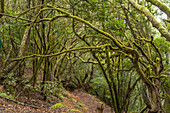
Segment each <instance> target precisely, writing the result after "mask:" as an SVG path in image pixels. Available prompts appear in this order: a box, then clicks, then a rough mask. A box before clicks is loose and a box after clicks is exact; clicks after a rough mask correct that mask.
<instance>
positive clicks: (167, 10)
mask: <svg viewBox="0 0 170 113" xmlns="http://www.w3.org/2000/svg"><path fill="white" fill-rule="evenodd" d="M146 1H147V2H150V3H151V4H153V5H155V6H157V7H158V8H159V9H160V10H161V11H163V12H164V13H166V14H167V16H168V17H170V8H168V6H166V5H165V4H163V3H161V2H159V1H158V0H146Z"/></svg>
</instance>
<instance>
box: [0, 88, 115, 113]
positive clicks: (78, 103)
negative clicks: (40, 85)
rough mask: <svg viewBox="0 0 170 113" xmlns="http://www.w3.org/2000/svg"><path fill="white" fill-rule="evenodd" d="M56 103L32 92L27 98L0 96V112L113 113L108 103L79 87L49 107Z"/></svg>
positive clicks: (22, 96)
mask: <svg viewBox="0 0 170 113" xmlns="http://www.w3.org/2000/svg"><path fill="white" fill-rule="evenodd" d="M0 90H1V91H2V86H0ZM1 94H2V93H1ZM56 103H58V101H57V99H56V98H54V97H50V96H49V97H48V99H47V101H43V97H42V95H40V94H38V93H33V92H32V93H30V94H29V98H28V97H26V96H24V95H22V94H20V96H18V97H17V99H11V98H7V97H4V96H0V113H101V112H100V111H101V110H100V109H103V112H102V113H113V112H111V108H110V107H109V106H108V105H106V104H105V103H103V102H101V101H100V100H99V99H97V98H96V97H95V96H93V95H90V94H88V93H87V92H85V91H82V90H80V89H79V90H75V91H73V92H69V91H68V93H67V94H66V95H65V97H63V101H62V102H60V103H59V104H58V107H57V108H55V109H51V108H50V107H51V106H53V105H54V104H56ZM61 104H62V105H63V106H60V105H61Z"/></svg>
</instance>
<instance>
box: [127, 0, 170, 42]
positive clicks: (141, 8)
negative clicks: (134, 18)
mask: <svg viewBox="0 0 170 113" xmlns="http://www.w3.org/2000/svg"><path fill="white" fill-rule="evenodd" d="M129 2H130V3H131V4H132V5H133V7H135V8H136V9H137V10H139V11H141V12H142V13H143V14H144V15H145V16H146V17H147V18H148V19H149V21H150V22H151V23H152V25H153V26H154V27H155V28H157V29H158V30H159V32H160V33H161V35H162V36H164V37H165V38H166V39H167V40H168V41H170V33H169V32H168V31H167V30H166V29H165V28H164V27H163V26H162V25H161V24H160V23H159V22H158V21H157V20H156V19H155V18H154V16H153V15H152V14H151V13H150V11H149V10H148V9H147V8H146V7H144V6H141V5H139V4H137V3H136V2H135V1H134V0H129Z"/></svg>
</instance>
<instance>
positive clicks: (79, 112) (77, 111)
mask: <svg viewBox="0 0 170 113" xmlns="http://www.w3.org/2000/svg"><path fill="white" fill-rule="evenodd" d="M69 111H73V112H76V113H83V112H81V111H79V110H76V109H69Z"/></svg>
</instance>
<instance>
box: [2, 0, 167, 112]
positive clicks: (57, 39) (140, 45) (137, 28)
mask: <svg viewBox="0 0 170 113" xmlns="http://www.w3.org/2000/svg"><path fill="white" fill-rule="evenodd" d="M143 3H144V4H146V5H145V6H141V5H139V4H141V1H138V3H136V2H134V1H133V0H129V1H116V0H114V1H109V0H104V1H103V0H102V1H98V0H92V1H82V0H74V1H73V0H68V1H57V2H55V1H49V2H48V1H44V0H42V1H39V2H37V4H36V5H35V1H32V2H31V1H29V0H28V9H25V11H23V12H21V13H20V14H19V16H15V14H13V15H9V14H5V13H3V14H2V15H3V16H6V17H9V18H15V19H17V20H18V21H21V23H22V24H24V26H26V27H25V33H24V34H23V38H22V40H21V44H18V45H20V49H19V51H16V54H15V55H14V56H13V57H12V58H13V59H10V57H9V56H12V55H11V51H12V49H14V47H15V46H12V47H11V49H10V50H11V51H9V53H8V54H5V56H8V57H6V60H5V62H4V64H8V65H9V66H8V67H6V66H5V65H4V66H3V68H2V69H1V73H4V74H6V75H7V74H8V73H10V72H12V71H14V70H16V69H17V67H18V66H19V65H20V64H21V63H23V61H24V62H28V61H27V60H28V59H31V60H32V62H33V65H32V68H33V76H32V77H31V79H30V80H29V83H31V84H33V86H35V85H36V82H37V78H38V73H39V72H40V73H41V76H42V80H41V81H42V83H41V93H42V94H43V95H44V100H46V98H47V94H48V93H47V91H48V90H47V89H46V87H45V86H46V84H47V83H48V82H49V81H54V82H58V81H62V79H63V78H64V77H62V76H65V75H67V74H68V75H67V76H66V79H65V80H66V81H67V82H70V81H72V82H73V83H74V84H75V85H77V86H78V85H79V87H83V88H84V89H86V90H88V88H90V86H91V84H95V82H93V83H90V81H93V80H95V77H96V76H95V72H94V67H95V69H96V70H100V71H101V72H102V75H103V78H104V79H105V81H106V82H105V83H106V84H107V90H100V92H103V94H104V95H105V94H106V93H107V95H109V96H110V98H111V101H109V102H110V103H111V104H110V105H111V106H112V107H113V108H114V111H115V112H116V113H121V112H123V111H125V112H127V111H128V108H129V106H132V105H131V104H130V102H131V101H132V99H134V98H137V99H143V101H142V102H141V104H140V107H141V108H142V107H144V108H143V109H142V110H141V112H144V111H145V110H148V111H149V112H150V113H154V112H164V110H163V107H162V104H161V96H160V95H161V93H162V92H161V82H162V79H164V78H166V77H167V76H166V75H164V74H163V72H164V63H163V62H164V59H163V56H164V54H163V55H162V51H160V49H159V48H158V47H159V46H158V45H156V44H155V42H154V41H155V38H156V35H155V34H156V33H155V32H153V31H152V29H154V28H153V27H152V26H151V25H153V26H154V27H155V28H157V29H158V30H159V33H161V34H162V36H163V37H165V38H166V39H167V40H168V41H169V39H170V34H169V32H168V31H167V30H166V28H164V27H163V26H162V25H161V24H160V23H158V22H157V21H156V20H155V19H154V17H153V15H152V10H151V9H152V8H151V5H148V3H147V2H143ZM30 4H32V7H30V6H31V5H30ZM57 4H60V5H57ZM34 5H35V6H34ZM55 6H57V7H55ZM80 6H82V7H80ZM132 6H133V7H132ZM146 7H148V9H146ZM136 9H137V10H136ZM141 12H142V13H141ZM146 17H147V18H146ZM27 18H28V19H27ZM3 41H4V40H3ZM9 45H10V44H9ZM16 45H17V44H16ZM26 48H28V49H27V51H26ZM81 62H83V63H87V64H86V65H85V66H83V65H82V64H81ZM76 65H78V66H79V67H81V68H80V69H79V70H78V71H75V70H74V69H73V68H76ZM88 65H91V66H92V67H91V69H85V70H84V72H83V71H82V67H86V66H88ZM97 66H98V68H97ZM89 71H91V74H90V76H88V75H89ZM77 74H78V75H77ZM81 74H83V75H81ZM98 77H100V78H102V77H101V76H98ZM56 79H57V80H58V81H55V80H56ZM2 80H3V79H2ZM88 80H89V81H88ZM102 80H103V79H102ZM87 86H88V87H87ZM105 87H106V86H104V88H105ZM137 88H140V89H141V90H142V91H139V90H137ZM92 89H93V88H92ZM136 92H137V93H136ZM135 93H136V94H135ZM96 94H97V93H96ZM132 95H133V96H132ZM103 97H104V96H103ZM133 102H134V103H136V101H133ZM138 103H139V102H138ZM143 103H145V105H146V106H143ZM131 108H132V107H131Z"/></svg>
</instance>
